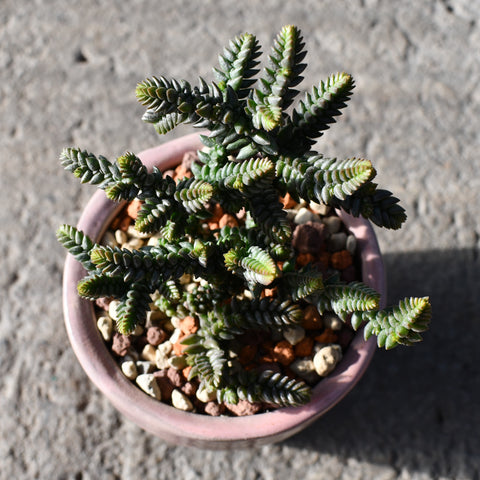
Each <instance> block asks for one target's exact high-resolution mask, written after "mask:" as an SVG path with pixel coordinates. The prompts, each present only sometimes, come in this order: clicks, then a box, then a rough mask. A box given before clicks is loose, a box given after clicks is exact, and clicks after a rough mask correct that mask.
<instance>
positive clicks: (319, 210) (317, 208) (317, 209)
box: [309, 202, 330, 216]
mask: <svg viewBox="0 0 480 480" xmlns="http://www.w3.org/2000/svg"><path fill="white" fill-rule="evenodd" d="M309 206H310V208H311V209H312V210H313V212H314V213H316V214H317V215H322V216H324V215H328V214H329V212H330V207H329V206H328V205H325V204H323V203H316V202H310V204H309Z"/></svg>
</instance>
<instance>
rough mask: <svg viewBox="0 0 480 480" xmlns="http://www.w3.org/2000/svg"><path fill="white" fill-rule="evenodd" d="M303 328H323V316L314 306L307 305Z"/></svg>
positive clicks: (304, 312)
mask: <svg viewBox="0 0 480 480" xmlns="http://www.w3.org/2000/svg"><path fill="white" fill-rule="evenodd" d="M302 327H303V328H304V329H305V330H319V329H320V328H322V327H323V321H322V316H321V315H320V314H319V313H318V310H317V308H316V307H315V306H314V305H307V307H306V308H305V310H304V311H303V322H302Z"/></svg>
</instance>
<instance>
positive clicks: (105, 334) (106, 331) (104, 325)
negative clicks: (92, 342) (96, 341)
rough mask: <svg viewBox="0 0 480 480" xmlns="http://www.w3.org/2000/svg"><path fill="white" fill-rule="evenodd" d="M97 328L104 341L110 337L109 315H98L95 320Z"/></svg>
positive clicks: (111, 325) (111, 324)
mask: <svg viewBox="0 0 480 480" xmlns="http://www.w3.org/2000/svg"><path fill="white" fill-rule="evenodd" d="M97 328H98V330H99V331H100V333H101V334H102V338H103V339H104V340H105V341H106V342H108V341H110V340H111V339H112V332H113V322H112V319H111V318H110V317H100V318H99V319H98V320H97Z"/></svg>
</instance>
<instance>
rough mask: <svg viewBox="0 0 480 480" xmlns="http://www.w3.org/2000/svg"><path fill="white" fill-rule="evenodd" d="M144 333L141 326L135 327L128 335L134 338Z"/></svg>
mask: <svg viewBox="0 0 480 480" xmlns="http://www.w3.org/2000/svg"><path fill="white" fill-rule="evenodd" d="M143 332H144V329H143V327H142V326H141V325H137V326H136V327H135V330H134V331H133V332H132V333H131V334H130V335H134V336H135V337H139V336H140V335H141V334H142V333H143Z"/></svg>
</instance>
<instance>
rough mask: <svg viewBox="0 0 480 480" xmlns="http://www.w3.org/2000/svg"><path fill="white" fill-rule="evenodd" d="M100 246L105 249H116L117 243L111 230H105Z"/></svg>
mask: <svg viewBox="0 0 480 480" xmlns="http://www.w3.org/2000/svg"><path fill="white" fill-rule="evenodd" d="M102 245H105V246H106V247H112V248H113V247H116V246H118V242H117V240H116V238H115V234H114V233H113V232H112V231H111V230H107V231H106V232H105V235H104V236H103V238H102Z"/></svg>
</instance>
